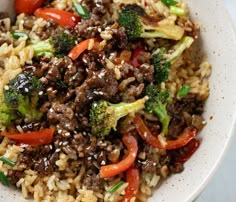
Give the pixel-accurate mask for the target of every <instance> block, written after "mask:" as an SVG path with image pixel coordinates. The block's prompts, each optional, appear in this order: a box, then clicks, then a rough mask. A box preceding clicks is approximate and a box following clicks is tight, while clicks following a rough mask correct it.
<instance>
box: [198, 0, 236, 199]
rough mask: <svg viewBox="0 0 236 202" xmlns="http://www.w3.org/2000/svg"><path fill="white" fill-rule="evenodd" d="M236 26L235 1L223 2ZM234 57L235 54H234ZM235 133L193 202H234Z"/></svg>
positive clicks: (235, 191)
mask: <svg viewBox="0 0 236 202" xmlns="http://www.w3.org/2000/svg"><path fill="white" fill-rule="evenodd" d="M225 2H226V6H227V9H228V11H229V13H230V15H231V17H232V19H233V21H234V24H235V26H236V0H225ZM235 55H236V53H235ZM235 172H236V131H235V136H234V137H233V138H232V142H231V145H230V147H229V148H228V151H227V153H226V155H225V157H224V160H223V162H221V164H220V166H219V168H218V170H217V171H216V173H215V175H214V176H213V178H212V179H211V181H210V183H209V184H208V185H207V187H206V188H205V189H204V191H203V192H202V193H201V194H200V196H199V197H198V198H197V199H196V201H195V202H236V173H235Z"/></svg>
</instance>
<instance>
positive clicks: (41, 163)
mask: <svg viewBox="0 0 236 202" xmlns="http://www.w3.org/2000/svg"><path fill="white" fill-rule="evenodd" d="M22 154H23V155H22V158H21V159H20V163H22V164H23V165H25V166H26V167H27V168H30V169H32V170H35V171H36V172H38V173H39V174H40V175H48V174H50V173H52V172H53V171H54V170H55V168H56V165H55V161H56V160H58V157H59V155H58V153H55V152H54V150H53V146H52V145H42V146H38V147H30V146H28V147H25V149H24V151H23V153H22Z"/></svg>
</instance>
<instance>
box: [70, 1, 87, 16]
mask: <svg viewBox="0 0 236 202" xmlns="http://www.w3.org/2000/svg"><path fill="white" fill-rule="evenodd" d="M73 6H74V8H75V10H76V12H77V13H78V15H79V16H80V17H81V18H84V19H87V18H89V12H88V10H87V8H86V7H85V6H83V5H81V4H79V3H77V2H75V1H74V2H73Z"/></svg>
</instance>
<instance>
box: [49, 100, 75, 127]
mask: <svg viewBox="0 0 236 202" xmlns="http://www.w3.org/2000/svg"><path fill="white" fill-rule="evenodd" d="M47 118H48V121H49V122H50V123H52V124H58V125H59V127H60V128H63V129H65V130H68V131H74V130H75V129H76V128H77V127H78V122H77V119H76V117H75V114H74V111H73V109H72V108H71V107H70V106H68V105H65V104H59V103H53V104H52V107H51V108H50V109H49V111H48V113H47Z"/></svg>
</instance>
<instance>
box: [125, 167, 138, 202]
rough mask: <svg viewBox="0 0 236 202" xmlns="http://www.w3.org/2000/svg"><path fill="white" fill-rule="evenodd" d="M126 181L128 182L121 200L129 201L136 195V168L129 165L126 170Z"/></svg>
mask: <svg viewBox="0 0 236 202" xmlns="http://www.w3.org/2000/svg"><path fill="white" fill-rule="evenodd" d="M126 182H128V183H129V185H128V187H126V189H125V195H124V197H123V202H130V200H131V199H132V198H134V197H136V196H137V194H138V190H139V185H140V173H139V170H138V168H136V167H131V168H129V169H128V170H127V171H126Z"/></svg>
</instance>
